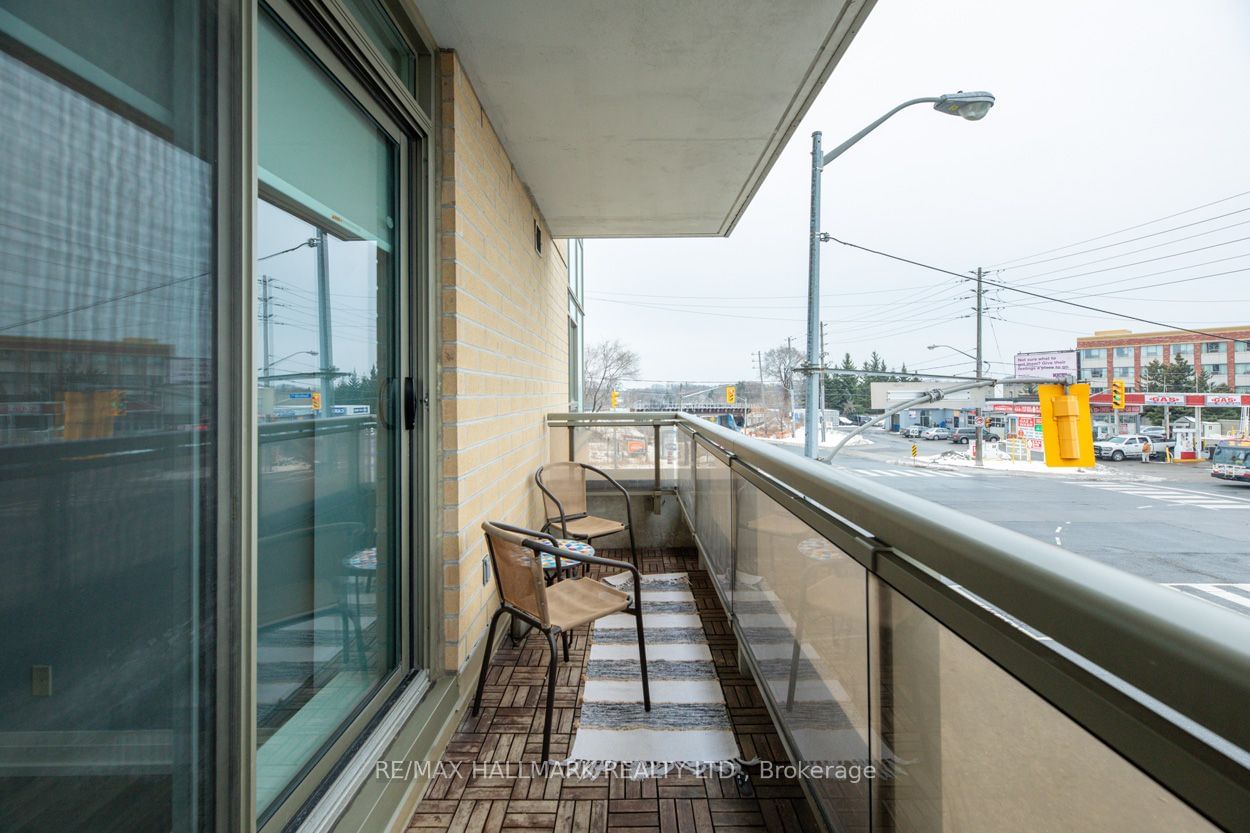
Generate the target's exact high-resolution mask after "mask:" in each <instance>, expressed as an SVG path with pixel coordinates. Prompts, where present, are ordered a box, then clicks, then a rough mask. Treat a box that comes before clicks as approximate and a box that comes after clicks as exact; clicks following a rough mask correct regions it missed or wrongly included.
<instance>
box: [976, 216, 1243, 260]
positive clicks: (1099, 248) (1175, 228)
mask: <svg viewBox="0 0 1250 833" xmlns="http://www.w3.org/2000/svg"><path fill="white" fill-rule="evenodd" d="M1246 211H1250V208H1239V209H1237V210H1236V211H1230V212H1228V213H1227V214H1218V215H1216V216H1215V217H1208V218H1206V219H1205V220H1195V221H1194V222H1192V223H1185V224H1184V225H1182V226H1173V227H1172V228H1165V229H1162V230H1160V231H1152V232H1151V233H1150V234H1143V235H1141V236H1140V237H1130V238H1129V239H1128V240H1121V241H1120V242H1118V243H1108V244H1106V245H1105V246H1095V247H1094V248H1092V249H1083V250H1081V251H1079V252H1072V253H1071V254H1066V255H1059V256H1057V257H1050V258H1046V259H1045V260H1035V261H1033V262H1032V263H1022V264H1020V265H1019V266H1008V267H1007V268H1006V269H998V270H997V271H999V272H1006V271H1007V270H1008V269H1025V268H1028V267H1030V266H1041V265H1042V264H1043V263H1051V262H1053V261H1056V260H1065V259H1067V258H1070V257H1077V256H1078V255H1087V254H1089V253H1090V252H1101V251H1103V250H1104V249H1111V248H1114V247H1115V246H1123V245H1124V244H1125V243H1136V242H1137V241H1138V240H1146V239H1148V238H1151V237H1158V236H1159V235H1160V234H1168V233H1169V232H1173V231H1180V230H1181V229H1185V228H1191V227H1193V226H1200V225H1202V224H1203V223H1209V222H1211V221H1212V220H1222V219H1224V218H1225V217H1231V216H1233V215H1234V214H1242V213H1244V212H1246Z"/></svg>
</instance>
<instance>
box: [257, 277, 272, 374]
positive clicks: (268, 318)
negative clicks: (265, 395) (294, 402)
mask: <svg viewBox="0 0 1250 833" xmlns="http://www.w3.org/2000/svg"><path fill="white" fill-rule="evenodd" d="M272 280H273V278H271V277H269V276H268V275H261V276H260V332H261V342H262V344H263V351H262V354H261V365H260V368H261V370H260V372H261V375H262V376H265V377H268V376H269V370H270V368H271V367H272V366H273V308H272V307H271V306H270V302H271V301H272V300H273V298H272V296H271V295H270V291H269V283H270V282H271V281H272ZM271 384H272V383H271V382H270V381H269V379H268V378H266V379H265V387H270V386H271Z"/></svg>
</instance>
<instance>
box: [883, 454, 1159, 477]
mask: <svg viewBox="0 0 1250 833" xmlns="http://www.w3.org/2000/svg"><path fill="white" fill-rule="evenodd" d="M991 454H992V451H991ZM991 454H987V455H986V457H985V465H984V466H982V467H981V468H982V469H983V470H985V471H1003V472H1014V473H1016V474H1058V475H1063V476H1065V477H1081V478H1084V477H1108V478H1114V479H1117V480H1140V481H1155V480H1163V479H1164V478H1162V477H1158V476H1154V475H1150V474H1147V473H1146V472H1144V471H1140V472H1139V471H1134V470H1133V469H1131V468H1129V467H1127V466H1123V465H1120V466H1114V467H1112V466H1103V465H1097V464H1095V465H1094V467H1093V468H1080V467H1073V468H1068V467H1066V466H1048V465H1046V464H1045V463H1043V462H1042V461H1041V460H1012V459H1009V458H1007V457H997V456H991ZM894 462H895V463H896V464H897V465H900V466H916V467H917V468H960V469H962V468H973V467H975V466H976V464H977V461H976V459H975V458H974V457H973V456H972V454H971V453H970V452H968V451H943V452H942V453H941V454H934V455H929V456H926V457H918V458H916V459H914V460H913V459H911V458H909V457H905V458H903V459H901V460H895V461H894ZM1150 465H1161V464H1158V463H1151V464H1150ZM1142 468H1146V466H1144V465H1143V466H1142Z"/></svg>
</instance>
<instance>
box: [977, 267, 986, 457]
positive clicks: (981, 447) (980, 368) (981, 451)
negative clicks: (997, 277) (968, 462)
mask: <svg viewBox="0 0 1250 833" xmlns="http://www.w3.org/2000/svg"><path fill="white" fill-rule="evenodd" d="M983 277H984V272H983V270H982V269H981V267H980V266H978V267H977V378H978V379H981V378H983V374H984V373H985V370H984V368H985V363H984V361H983V360H982V358H981V308H982V306H983V304H982V303H981V292H982V290H981V279H982V278H983ZM984 423H985V415H984V413H982V410H981V406H980V405H977V452H976V454H977V463H976V464H977V467H978V468H980V467H983V466H984V465H985V444H984V443H983V442H982V436H983V432H984V430H985V429H984V428H983V427H982V426H983V425H984Z"/></svg>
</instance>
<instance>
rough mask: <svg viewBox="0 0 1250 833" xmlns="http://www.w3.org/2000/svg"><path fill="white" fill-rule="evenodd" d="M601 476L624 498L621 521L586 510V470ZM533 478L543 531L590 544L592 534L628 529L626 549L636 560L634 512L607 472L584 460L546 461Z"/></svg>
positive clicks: (620, 489) (636, 562) (592, 537)
mask: <svg viewBox="0 0 1250 833" xmlns="http://www.w3.org/2000/svg"><path fill="white" fill-rule="evenodd" d="M588 471H589V472H593V473H594V474H596V475H598V476H599V477H602V478H603V479H604V480H606V481H607V482H608V483H609V484H611V486H612V488H614V489H616V490H617V491H618V492H620V493H621V497H623V498H624V499H625V523H621V522H620V521H614V520H611V519H610V518H599V517H596V516H594V515H591V514H588V511H587V508H588V504H587V500H586V472H588ZM534 482H535V483H537V484H538V488H539V489H540V490H541V491H542V493H543V506H544V507H545V509H546V513H547V522H546V523H545V524H544V525H543V531H544V532H548V531H550V530H558V531H559V532H560V537H562V538H573V539H575V540H578V541H585V542H586V543H588V544H590V543H592V542H593V541H594V539H596V538H603V537H604V536H606V535H614V534H616V533H618V532H626V531H628V532H629V551H630V554H631V557H632V558H633V561H634V566H635V567H639V566H641V565H640V564H639V563H638V548H637V547H635V546H634V515H633V512H632V511H630V508H629V492H627V491H625V487H624V486H622V485H621V484H620V483H617V482H616V480H615V479H613V478H612V477H611V475H609V474H608V473H607V472H605V471H603V470H602V469H597V468H595V467H594V466H591V465H588V464H586V463H548V464H547V465H545V466H539V467H538V471H536V472H534Z"/></svg>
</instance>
